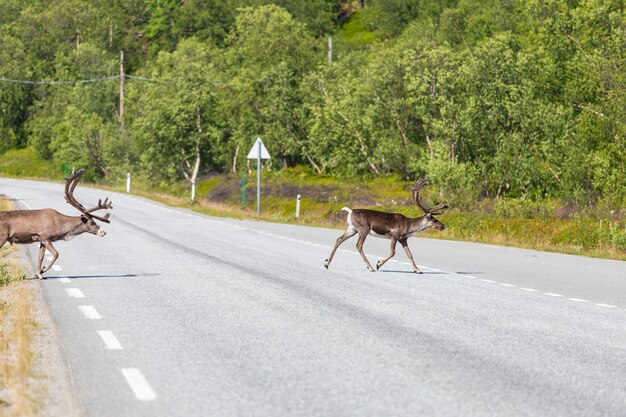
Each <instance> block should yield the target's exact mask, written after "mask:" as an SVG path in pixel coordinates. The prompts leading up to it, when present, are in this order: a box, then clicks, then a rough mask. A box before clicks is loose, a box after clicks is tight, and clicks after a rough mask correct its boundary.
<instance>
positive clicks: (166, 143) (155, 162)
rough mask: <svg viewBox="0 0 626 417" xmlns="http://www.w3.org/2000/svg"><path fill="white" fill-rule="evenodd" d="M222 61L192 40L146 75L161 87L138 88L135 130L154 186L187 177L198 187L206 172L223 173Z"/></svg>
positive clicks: (160, 57)
mask: <svg viewBox="0 0 626 417" xmlns="http://www.w3.org/2000/svg"><path fill="white" fill-rule="evenodd" d="M218 62H219V53H218V51H217V50H216V49H215V48H214V47H212V46H211V45H209V44H207V43H203V42H199V41H197V40H195V39H186V40H184V41H182V42H180V44H179V45H178V47H177V48H176V50H175V51H174V52H161V53H159V55H158V56H157V58H156V61H155V62H154V63H153V65H151V67H150V69H149V72H147V73H146V75H148V76H149V77H150V78H152V79H155V80H157V82H155V83H152V84H145V83H144V84H140V85H134V86H133V87H132V89H131V91H130V93H129V96H130V98H131V100H132V101H133V102H134V103H133V106H132V107H134V110H133V111H134V114H133V120H134V121H133V123H132V126H131V131H132V132H133V133H132V135H133V138H134V140H135V141H136V146H137V147H138V148H139V149H141V156H140V158H141V163H142V171H143V172H144V174H145V175H146V177H147V178H150V179H151V180H152V181H157V180H165V179H170V180H171V179H178V178H180V177H184V178H186V179H187V180H188V181H189V182H190V183H194V182H195V181H196V179H197V178H198V174H199V173H200V169H201V168H205V167H210V168H214V169H222V167H223V165H224V162H223V155H224V151H223V149H222V146H221V142H220V141H221V130H220V122H219V119H218V116H217V114H216V110H217V102H216V95H217V93H216V90H218V89H220V88H222V87H221V86H220V85H219V83H217V81H218V80H219V78H218V75H219V73H218V69H219V65H218Z"/></svg>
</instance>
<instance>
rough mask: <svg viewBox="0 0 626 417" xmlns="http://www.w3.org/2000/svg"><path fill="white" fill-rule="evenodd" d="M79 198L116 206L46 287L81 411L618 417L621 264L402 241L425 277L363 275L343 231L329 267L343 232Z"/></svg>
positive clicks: (39, 190)
mask: <svg viewBox="0 0 626 417" xmlns="http://www.w3.org/2000/svg"><path fill="white" fill-rule="evenodd" d="M0 193H3V194H7V195H9V196H11V197H13V198H15V199H16V200H17V201H16V203H17V204H18V205H19V206H21V207H23V208H33V209H34V208H43V207H53V208H56V209H57V210H59V211H62V212H64V213H67V214H73V213H74V211H75V210H74V209H73V208H72V207H70V206H69V205H67V204H66V203H65V201H64V199H63V191H62V185H61V184H48V183H37V182H30V181H18V180H11V179H0ZM75 194H76V196H77V198H78V200H79V201H81V202H82V203H83V204H84V205H86V206H89V205H94V204H95V203H96V201H97V199H98V198H100V197H105V196H109V197H111V198H112V200H113V205H114V207H115V208H114V210H113V211H112V215H111V220H112V222H111V224H110V225H105V228H106V230H107V232H108V234H107V236H105V237H104V238H98V237H95V236H92V235H83V236H79V237H77V238H76V239H74V240H72V241H69V242H60V243H59V244H58V245H56V247H57V249H59V252H60V258H59V260H58V261H57V263H58V265H59V267H60V269H59V270H57V271H50V272H49V273H48V274H47V276H48V279H47V280H45V281H41V285H42V287H43V291H44V294H45V298H46V300H47V302H48V303H49V306H50V310H51V312H52V315H53V320H54V322H55V323H56V326H57V329H58V333H59V338H60V341H61V344H62V349H63V351H64V353H65V356H66V359H67V365H68V368H69V373H70V375H71V383H72V386H73V387H74V390H75V394H76V395H77V397H78V398H79V401H80V403H81V405H82V407H83V409H84V412H85V414H86V415H88V416H151V417H153V416H228V417H232V416H272V417H279V416H324V417H328V416H342V417H343V416H419V415H423V416H455V417H456V416H550V417H554V416H568V417H571V416H585V417H587V416H626V320H625V319H626V262H618V261H607V260H599V259H590V258H583V257H575V256H566V255H558V254H550V253H542V252H535V251H528V250H518V249H512V248H504V247H497V246H489V245H480V244H468V243H460V242H449V241H440V240H432V239H413V240H411V241H410V243H409V244H410V246H411V249H412V251H413V254H414V256H415V258H416V262H417V264H418V265H420V266H423V270H424V271H425V274H423V275H421V276H418V275H415V274H413V273H411V272H410V271H411V267H410V266H409V263H408V260H407V259H406V257H405V255H404V253H403V251H402V250H398V251H397V253H396V257H395V258H394V260H392V261H390V262H389V263H387V264H386V265H385V266H384V267H383V269H382V270H381V271H379V272H377V273H371V272H368V271H366V269H365V265H364V264H363V262H362V260H361V259H360V257H359V256H358V254H357V253H356V250H355V247H354V245H355V243H356V239H355V238H353V239H351V240H349V241H347V242H345V243H344V245H343V246H342V247H341V248H340V250H339V251H338V252H337V254H336V256H335V259H334V261H333V263H332V264H331V266H330V269H329V270H325V269H324V268H323V262H324V259H325V258H326V257H327V255H328V253H329V251H330V248H331V246H332V244H333V243H334V240H335V239H336V238H337V237H338V236H339V235H340V234H341V231H339V230H328V229H317V228H308V227H298V226H291V225H279V224H271V223H264V222H256V221H239V220H231V219H222V218H213V217H208V216H203V215H198V214H195V213H192V212H189V211H186V210H179V209H173V208H169V207H166V206H163V205H160V204H155V203H152V202H150V201H147V200H144V199H141V198H138V197H134V196H131V195H124V194H116V193H112V192H105V191H102V190H94V189H88V188H85V187H81V186H80V185H79V188H78V189H77V190H76V193H75ZM303 210H306V207H303ZM441 220H442V221H444V222H445V215H444V216H442V217H441ZM388 246H389V243H388V241H386V240H382V239H375V238H373V237H370V238H368V240H367V241H366V243H365V251H366V253H367V254H368V255H369V256H370V258H371V259H372V262H375V261H376V259H377V258H376V257H385V256H386V255H387V253H388V251H389V249H388ZM399 249H400V248H399ZM28 254H29V256H30V257H31V258H32V262H33V264H34V263H35V261H36V246H35V245H31V246H30V249H29V251H28Z"/></svg>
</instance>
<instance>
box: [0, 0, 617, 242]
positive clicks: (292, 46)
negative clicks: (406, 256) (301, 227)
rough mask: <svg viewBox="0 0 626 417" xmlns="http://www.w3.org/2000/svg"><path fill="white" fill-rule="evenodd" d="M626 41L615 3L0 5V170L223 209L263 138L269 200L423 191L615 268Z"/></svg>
mask: <svg viewBox="0 0 626 417" xmlns="http://www.w3.org/2000/svg"><path fill="white" fill-rule="evenodd" d="M625 32H626V10H625V5H624V1H622V0H442V1H438V0H437V1H436V0H360V1H336V0H309V1H306V2H304V1H300V0H276V1H270V0H229V1H226V0H202V1H201V0H186V1H183V0H94V1H90V2H83V1H79V0H57V1H55V2H49V1H45V0H0V84H1V87H2V88H0V153H4V155H0V158H2V159H3V161H5V162H6V164H8V165H9V166H10V167H9V168H8V169H6V170H5V171H4V172H5V174H10V175H31V176H44V177H46V176H47V177H56V178H58V177H60V176H61V175H62V174H63V171H64V170H67V167H71V166H77V167H78V166H80V167H85V168H86V169H87V173H86V177H87V179H91V180H93V181H97V182H100V183H106V184H113V185H116V184H117V185H119V184H123V182H124V180H125V177H126V173H127V172H132V173H133V176H134V178H136V181H137V182H138V183H141V184H145V185H146V187H151V188H153V189H154V188H157V189H162V190H167V189H171V188H172V187H174V188H175V187H180V186H182V185H181V184H185V183H186V184H189V183H190V182H192V181H197V182H198V183H200V180H201V179H204V180H205V185H206V186H205V187H204V188H202V187H201V190H202V191H203V193H202V195H203V196H205V195H207V193H208V192H209V191H210V190H209V188H211V187H213V186H216V185H217V183H218V182H217V180H211V179H210V178H218V177H219V178H222V179H223V180H222V181H223V182H227V183H228V184H230V185H229V186H230V187H231V188H233V189H234V190H235V191H232V190H231V191H230V192H229V194H228V195H229V196H232V197H231V198H230V200H231V201H230V202H231V203H232V204H235V205H236V204H237V201H238V200H237V199H238V198H239V196H238V194H237V186H238V185H237V184H238V181H239V180H238V179H239V178H240V175H241V172H242V171H248V165H247V160H246V155H247V153H248V150H249V149H250V147H251V145H252V144H253V143H254V141H255V140H256V138H257V137H261V138H263V141H264V143H265V145H266V146H267V148H268V149H269V152H270V153H271V155H272V159H271V160H270V161H268V162H267V163H266V164H265V165H264V167H265V169H266V170H267V171H268V172H270V173H271V175H273V176H274V177H273V178H275V180H276V181H278V183H280V182H281V181H282V180H280V173H284V177H285V178H292V179H293V178H294V176H293V175H292V174H293V172H300V173H303V174H302V175H304V177H306V178H308V179H310V182H311V183H312V185H310V187H312V188H309V192H311V193H313V194H315V189H316V188H315V187H317V185H316V181H318V180H316V178H320V179H324V180H323V181H330V182H334V183H335V184H339V185H343V188H341V187H340V189H341V190H343V191H341V192H340V193H339V194H337V193H335V194H334V196H332V197H328V196H325V195H323V196H318V198H317V200H316V201H318V202H320V204H326V205H327V207H328V205H329V204H330V203H332V198H337V195H344V196H345V197H346V198H347V199H349V198H348V197H350V196H351V194H350V191H349V190H350V189H351V187H353V186H356V185H355V184H357V185H358V184H381V186H383V187H384V186H386V185H388V184H390V183H393V184H396V183H397V184H399V185H398V186H397V187H399V190H398V194H397V195H395V194H394V195H393V197H389V196H387V197H389V198H387V199H385V198H384V197H385V196H384V195H381V193H380V192H379V190H372V193H371V194H370V195H369V196H368V197H366V198H365V197H364V198H365V200H367V202H369V203H370V205H372V206H373V205H375V204H376V203H378V204H382V205H383V206H388V205H391V204H392V203H391V202H392V201H397V200H398V199H399V198H401V197H400V196H401V194H400V193H401V192H402V187H404V186H406V184H407V182H406V180H409V179H412V178H415V177H416V176H421V175H424V174H427V175H428V176H429V177H430V178H431V188H432V190H433V193H432V196H433V198H439V199H446V200H447V201H449V203H450V204H451V205H452V206H453V207H454V208H455V209H456V211H457V215H458V216H461V215H462V213H482V214H485V213H486V214H487V215H498V216H500V217H501V218H514V217H515V218H536V219H545V218H549V219H555V220H558V221H561V220H569V219H571V218H574V219H575V220H577V221H578V223H577V224H585V225H586V226H584V227H583V226H581V227H582V229H584V230H585V233H592V234H593V235H594V236H596V233H599V236H597V239H596V240H594V242H596V243H597V242H598V241H602V242H604V243H603V244H604V245H608V246H609V247H610V248H612V249H611V250H613V251H616V252H617V253H624V251H626V232H625V231H624V220H625V219H626V210H625V209H624V207H625V206H626V45H625V43H626V33H625ZM329 39H330V40H332V42H330V41H329ZM331 44H332V47H331ZM121 51H123V58H122V53H121ZM24 155H28V157H27V158H25V160H24V163H21V162H17V161H20V158H24ZM6 164H5V165H6ZM31 165H32V168H33V169H32V171H31V172H30V174H29V172H28V171H29V169H30V168H26V167H30V166H31ZM3 166H4V165H3ZM302 175H300V176H297V175H296V179H295V181H296V183H297V181H301V182H302V181H305V180H304V179H303V178H304V177H303V176H302ZM216 176H218V177H216ZM320 181H322V180H320ZM173 184H174V185H173ZM207 184H211V185H210V187H209V185H207ZM345 184H348V185H349V186H348V187H346V186H345ZM394 187H396V186H392V189H395V188H394ZM226 188H228V187H226ZM331 188H332V187H331ZM365 188H369V189H372V188H371V187H369V186H365ZM218 189H219V188H218ZM274 189H279V188H276V187H275V188H274ZM311 190H313V191H311ZM213 198H214V199H217V200H219V199H220V198H222V197H220V195H219V193H216V192H215V191H214V194H213ZM277 198H280V196H277ZM289 198H291V196H290V197H289ZM374 198H381V200H377V201H376V202H375V201H374ZM222 199H223V200H227V198H222ZM365 200H364V202H365ZM338 204H340V202H339V203H338ZM467 221H468V222H469V220H467ZM477 221H478V220H477ZM581 222H582V223H581ZM585 222H586V223H585ZM596 222H604V223H596ZM462 224H463V225H464V226H465V227H467V228H469V229H470V230H471V228H472V227H474V228H475V227H477V225H476V224H469V223H468V224H466V223H462ZM504 228H505V227H503V229H504ZM521 228H522V229H523V227H521ZM513 229H514V228H513ZM605 229H606V230H605ZM459 230H461V229H459ZM538 230H540V231H539V232H538V233H539V235H541V233H543V232H542V230H544V229H542V228H539V229H538ZM563 230H569V229H567V228H564V229H563ZM607 230H608V231H610V233H608V232H606V231H607ZM570 232H571V233H574V232H572V231H571V230H570V231H568V232H563V231H562V230H561V231H555V232H554V234H552V235H551V237H550V239H554V238H555V236H556V235H558V234H559V233H561V234H563V235H567V233H570ZM461 237H463V236H461ZM465 237H468V236H465ZM469 237H470V238H471V236H469ZM594 244H595V243H594ZM592 246H593V245H592Z"/></svg>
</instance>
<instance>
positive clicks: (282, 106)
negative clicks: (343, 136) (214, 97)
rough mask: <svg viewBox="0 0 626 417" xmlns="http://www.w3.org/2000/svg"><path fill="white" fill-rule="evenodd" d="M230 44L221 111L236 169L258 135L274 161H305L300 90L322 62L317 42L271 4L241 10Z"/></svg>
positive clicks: (302, 26)
mask: <svg viewBox="0 0 626 417" xmlns="http://www.w3.org/2000/svg"><path fill="white" fill-rule="evenodd" d="M228 42H229V49H228V51H227V52H226V63H227V77H228V80H229V81H228V85H227V86H226V87H225V89H224V92H225V94H223V95H222V96H221V103H220V107H221V108H222V109H223V111H224V118H226V119H228V120H229V134H230V143H231V150H230V152H231V158H232V159H231V160H232V161H233V163H232V169H233V170H235V169H236V166H237V159H238V157H239V158H241V156H239V155H243V154H242V153H241V152H240V151H241V150H242V149H247V148H248V147H249V146H251V145H252V143H253V142H254V140H255V139H256V138H257V137H258V136H261V137H262V138H263V140H264V143H265V144H266V146H267V147H268V149H269V151H270V154H271V155H272V156H273V157H275V161H279V162H280V163H281V164H282V165H285V164H286V165H290V164H293V163H296V162H299V161H301V160H302V159H301V158H302V156H301V149H302V141H303V140H304V136H303V130H302V123H303V122H302V120H301V119H300V117H301V113H300V110H299V109H300V107H301V97H300V92H299V85H300V83H301V80H302V77H303V76H304V74H305V73H306V72H307V71H309V70H310V69H311V68H312V67H313V66H314V64H315V62H316V61H317V59H318V57H320V56H319V55H317V54H316V49H315V42H314V40H313V38H312V37H311V35H310V34H309V33H308V32H307V31H306V29H305V27H304V25H302V24H301V23H298V22H297V21H295V20H294V19H293V18H292V16H291V15H290V14H289V13H288V12H287V11H286V10H284V9H282V8H280V7H278V6H274V5H268V6H261V7H258V8H256V9H253V8H245V9H241V10H240V13H239V15H238V16H237V18H236V22H235V28H234V30H233V32H232V33H231V35H230V37H229V39H228Z"/></svg>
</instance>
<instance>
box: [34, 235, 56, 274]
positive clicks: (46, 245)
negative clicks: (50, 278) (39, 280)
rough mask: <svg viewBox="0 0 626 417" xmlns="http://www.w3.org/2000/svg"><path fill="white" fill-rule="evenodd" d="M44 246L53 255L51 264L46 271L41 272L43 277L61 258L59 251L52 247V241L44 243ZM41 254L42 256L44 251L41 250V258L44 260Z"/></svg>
mask: <svg viewBox="0 0 626 417" xmlns="http://www.w3.org/2000/svg"><path fill="white" fill-rule="evenodd" d="M42 244H43V245H44V246H45V248H46V249H48V250H49V251H50V253H51V254H52V260H51V261H50V264H49V265H48V266H46V267H45V268H44V269H42V270H41V274H42V275H43V274H44V273H46V272H48V271H49V270H50V268H52V265H53V264H54V262H55V261H56V260H57V259H58V258H59V252H57V250H56V249H55V248H54V246H52V243H51V242H50V241H47V240H46V241H45V242H42ZM41 254H42V251H41V249H40V251H39V256H40V257H41V258H43V256H42V255H41Z"/></svg>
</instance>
